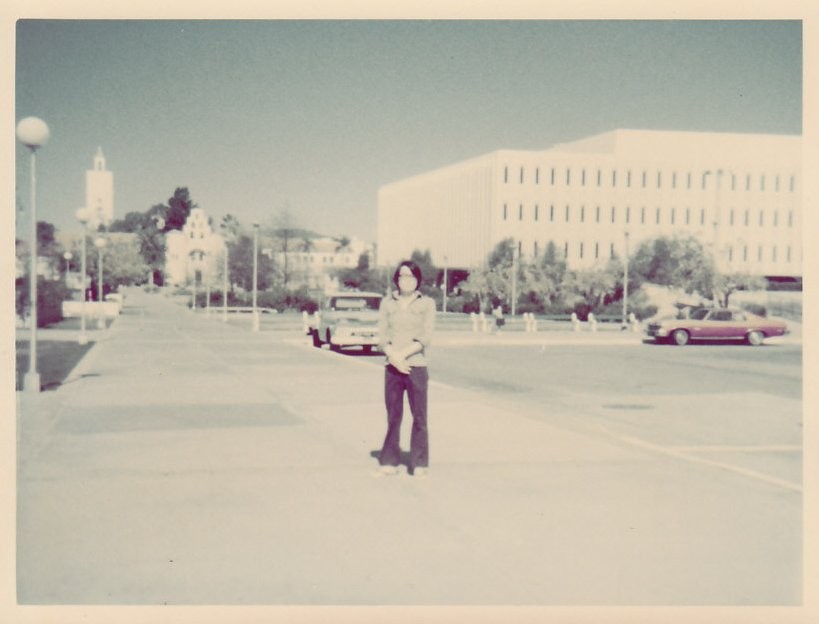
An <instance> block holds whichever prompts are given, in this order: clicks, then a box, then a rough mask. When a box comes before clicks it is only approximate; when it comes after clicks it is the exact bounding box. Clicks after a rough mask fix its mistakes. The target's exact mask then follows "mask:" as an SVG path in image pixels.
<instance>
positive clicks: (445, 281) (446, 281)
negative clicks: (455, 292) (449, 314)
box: [443, 256, 449, 312]
mask: <svg viewBox="0 0 819 624" xmlns="http://www.w3.org/2000/svg"><path fill="white" fill-rule="evenodd" d="M448 264H449V259H448V258H447V257H446V256H444V306H443V308H444V310H443V311H444V312H446V291H447V290H449V280H447V265H448Z"/></svg>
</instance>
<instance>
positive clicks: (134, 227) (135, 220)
mask: <svg viewBox="0 0 819 624" xmlns="http://www.w3.org/2000/svg"><path fill="white" fill-rule="evenodd" d="M149 220H150V214H149V212H129V213H128V214H126V215H125V216H124V217H123V218H122V219H116V220H115V221H113V222H112V223H111V225H110V226H109V227H108V231H109V232H131V233H137V232H139V231H140V230H142V229H143V228H145V227H146V226H147V222H148V221H149Z"/></svg>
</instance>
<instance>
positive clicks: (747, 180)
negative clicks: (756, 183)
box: [745, 173, 751, 191]
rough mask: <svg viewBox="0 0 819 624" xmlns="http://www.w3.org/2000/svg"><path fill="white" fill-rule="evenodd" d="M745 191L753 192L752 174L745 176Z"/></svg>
mask: <svg viewBox="0 0 819 624" xmlns="http://www.w3.org/2000/svg"><path fill="white" fill-rule="evenodd" d="M745 190H746V191H750V190H751V174H750V173H749V174H748V175H746V176H745Z"/></svg>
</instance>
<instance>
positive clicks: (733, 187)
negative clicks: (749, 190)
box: [731, 173, 737, 191]
mask: <svg viewBox="0 0 819 624" xmlns="http://www.w3.org/2000/svg"><path fill="white" fill-rule="evenodd" d="M731 190H732V191H735V190H737V177H736V176H735V175H734V174H733V173H732V174H731Z"/></svg>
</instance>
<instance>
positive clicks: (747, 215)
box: [503, 204, 793, 227]
mask: <svg viewBox="0 0 819 624" xmlns="http://www.w3.org/2000/svg"><path fill="white" fill-rule="evenodd" d="M736 212H737V211H736V210H735V209H733V208H731V210H730V211H729V213H728V224H729V225H736V224H737V223H736V222H737V221H738V219H737V218H736V217H737V215H736ZM556 213H557V211H556V210H555V206H554V204H550V205H549V221H550V222H554V220H555V215H556ZM646 214H647V211H646V208H645V207H642V208H640V223H641V224H645V223H646ZM601 215H602V211H601V208H600V206H595V209H594V222H595V223H600V222H601ZM609 215H610V220H611V223H616V222H617V207H616V206H612V207H611V210H610V211H609ZM661 215H662V209H661V208H659V207H658V208H656V209H655V211H654V222H655V224H657V225H660V222H661ZM532 216H533V219H534V221H539V220H540V206H539V205H538V204H535V205H534V211H533V215H532ZM692 216H693V217H694V219H697V217H699V219H697V220H698V221H699V224H700V225H705V208H701V209H700V210H699V215H695V214H692V210H691V208H686V209H685V212H684V213H683V217H684V220H685V225H691V224H692ZM741 216H742V224H743V225H746V226H748V225H750V224H751V211H750V210H749V209H746V210H745V211H743V212H742V215H741ZM509 217H510V215H509V206H508V205H507V204H503V220H504V221H508V220H509ZM570 217H571V207H570V206H569V205H568V204H566V207H565V210H564V223H569V221H570ZM523 219H524V209H523V204H518V221H523ZM668 220H669V223H670V225H676V224H677V209H676V208H674V207H672V208H670V209H669V214H668ZM579 222H580V223H585V222H586V207H585V206H580V218H579ZM625 222H626V223H631V206H626V210H625ZM758 222H759V226H760V227H764V226H765V211H764V210H760V211H759V217H758ZM772 225H773V226H774V227H778V226H779V211H778V210H777V211H774V213H773V220H772ZM788 227H793V210H789V211H788Z"/></svg>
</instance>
